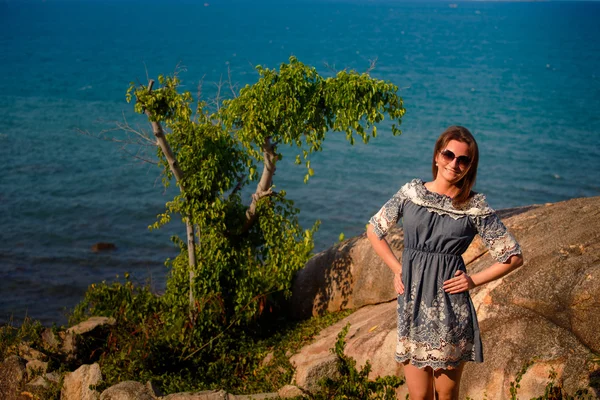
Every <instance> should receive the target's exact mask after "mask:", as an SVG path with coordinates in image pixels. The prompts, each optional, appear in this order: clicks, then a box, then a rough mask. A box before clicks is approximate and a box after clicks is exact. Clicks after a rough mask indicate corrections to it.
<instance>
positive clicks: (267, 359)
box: [260, 351, 275, 367]
mask: <svg viewBox="0 0 600 400" xmlns="http://www.w3.org/2000/svg"><path fill="white" fill-rule="evenodd" d="M274 358H275V354H274V353H273V352H272V351H270V352H269V353H268V354H267V355H266V356H265V358H263V359H262V361H261V362H260V366H261V367H264V366H266V365H269V364H270V363H271V362H272V361H273V359H274Z"/></svg>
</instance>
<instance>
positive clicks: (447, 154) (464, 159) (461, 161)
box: [440, 150, 471, 168]
mask: <svg viewBox="0 0 600 400" xmlns="http://www.w3.org/2000/svg"><path fill="white" fill-rule="evenodd" d="M440 154H441V155H442V157H443V158H444V161H446V162H447V163H451V162H452V161H453V160H454V159H455V158H456V163H457V164H458V166H459V167H460V168H467V167H468V166H469V165H470V164H471V157H468V156H459V157H456V155H455V154H454V153H453V152H451V151H450V150H442V151H440Z"/></svg>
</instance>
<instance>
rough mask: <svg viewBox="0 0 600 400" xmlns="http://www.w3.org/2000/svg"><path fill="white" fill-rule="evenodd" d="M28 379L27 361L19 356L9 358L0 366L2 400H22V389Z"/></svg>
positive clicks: (0, 394)
mask: <svg viewBox="0 0 600 400" xmlns="http://www.w3.org/2000/svg"><path fill="white" fill-rule="evenodd" d="M26 379H27V371H26V369H25V360H23V359H22V358H21V357H18V356H14V355H13V356H10V357H7V358H6V359H5V360H4V362H2V363H1V364H0V399H2V400H20V399H22V398H24V397H23V396H22V395H21V389H22V387H23V386H24V384H25V380H26Z"/></svg>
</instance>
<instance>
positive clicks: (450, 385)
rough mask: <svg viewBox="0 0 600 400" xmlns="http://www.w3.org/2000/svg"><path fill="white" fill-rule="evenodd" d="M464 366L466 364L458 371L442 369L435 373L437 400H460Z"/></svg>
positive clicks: (461, 365) (457, 369)
mask: <svg viewBox="0 0 600 400" xmlns="http://www.w3.org/2000/svg"><path fill="white" fill-rule="evenodd" d="M464 365H465V363H462V364H460V366H459V367H458V368H456V369H440V370H437V371H435V372H434V373H433V376H434V380H435V393H436V399H437V400H458V390H459V389H460V377H461V375H462V371H463V367H464ZM409 390H410V389H409Z"/></svg>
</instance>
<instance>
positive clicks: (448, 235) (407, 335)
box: [367, 126, 523, 400]
mask: <svg viewBox="0 0 600 400" xmlns="http://www.w3.org/2000/svg"><path fill="white" fill-rule="evenodd" d="M478 161H479V153H478V149H477V143H476V142H475V138H473V136H472V135H471V133H470V132H469V131H468V130H467V129H466V128H464V127H462V126H452V127H450V128H448V129H447V130H446V131H445V132H444V133H442V135H441V136H440V137H439V138H438V140H437V142H436V143H435V147H434V150H433V162H432V170H433V180H432V181H431V182H423V181H421V180H420V179H414V180H412V181H411V182H409V183H407V184H406V185H404V186H402V188H400V190H399V191H398V193H396V194H395V195H394V196H393V197H392V198H391V199H390V200H389V201H388V202H387V203H385V205H384V206H383V207H382V208H381V210H379V212H378V213H377V214H375V215H374V216H373V217H372V218H371V220H370V221H369V225H368V226H367V236H368V237H369V240H370V242H371V244H372V245H373V248H374V249H375V251H376V252H377V254H378V255H379V256H380V257H381V258H382V259H383V261H384V262H385V263H386V265H387V266H388V267H389V268H390V269H391V270H392V271H393V272H394V288H395V290H396V291H397V292H398V343H397V347H396V357H395V358H396V361H398V362H400V363H403V364H404V374H405V377H406V383H407V385H408V391H409V394H410V398H411V400H418V399H427V400H433V399H434V393H435V394H436V395H437V397H435V398H436V399H438V400H444V399H458V390H459V384H460V377H461V373H462V368H463V365H464V362H465V361H476V362H482V361H483V354H482V347H481V338H480V336H479V326H478V324H477V316H476V315H475V309H474V307H473V303H472V302H471V297H470V296H469V292H468V291H469V290H470V289H473V288H474V287H476V286H479V285H483V284H484V283H487V282H490V281H493V280H494V279H498V278H500V277H502V276H504V275H506V274H508V273H509V272H510V271H512V270H514V269H515V268H517V267H519V266H521V265H522V264H523V257H522V255H521V248H520V247H519V244H518V243H517V242H516V240H515V239H514V238H513V236H512V235H511V234H510V233H509V232H508V231H507V229H506V227H505V226H504V224H503V223H502V222H501V221H500V219H499V218H498V216H497V215H496V213H495V212H494V210H493V209H491V208H490V207H489V206H488V204H487V203H486V200H485V196H483V195H482V194H480V193H475V192H473V191H472V190H471V189H472V188H473V185H474V184H475V178H476V175H477V164H478ZM400 218H402V219H403V229H404V252H403V253H402V263H401V262H400V261H399V260H398V259H397V258H396V257H395V256H394V254H393V253H392V251H391V249H390V247H389V245H388V243H387V242H386V240H385V235H386V233H387V232H388V230H389V228H390V227H391V226H392V225H393V224H395V223H396V222H397V221H398V220H399V219H400ZM476 234H479V235H480V236H481V238H482V239H483V241H484V242H485V243H486V245H487V246H488V248H489V251H490V253H491V255H492V256H493V257H494V258H495V259H496V260H497V262H496V263H495V264H493V265H492V266H490V267H489V268H487V269H485V270H483V271H481V272H478V273H476V274H473V275H468V274H467V271H466V268H465V264H464V262H463V260H462V258H461V254H462V253H464V251H465V250H466V249H467V247H469V244H470V243H471V241H472V240H473V238H474V237H475V235H476Z"/></svg>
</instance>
